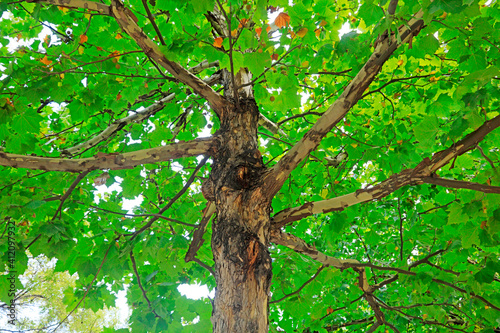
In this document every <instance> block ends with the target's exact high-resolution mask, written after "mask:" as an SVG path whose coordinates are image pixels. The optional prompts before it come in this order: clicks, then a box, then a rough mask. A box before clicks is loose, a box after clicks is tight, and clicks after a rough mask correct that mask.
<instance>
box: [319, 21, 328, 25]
mask: <svg viewBox="0 0 500 333" xmlns="http://www.w3.org/2000/svg"><path fill="white" fill-rule="evenodd" d="M327 24H328V22H326V21H325V20H322V21H321V22H320V23H319V26H320V27H324V26H325V25H327Z"/></svg>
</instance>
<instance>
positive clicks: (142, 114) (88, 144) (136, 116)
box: [62, 62, 220, 155]
mask: <svg viewBox="0 0 500 333" xmlns="http://www.w3.org/2000/svg"><path fill="white" fill-rule="evenodd" d="M204 63H205V62H204ZM204 63H202V64H204ZM206 64H208V62H206ZM200 65H201V64H200ZM192 70H193V71H194V70H200V67H198V66H195V67H193V68H192ZM219 80H220V74H214V75H212V76H211V77H209V78H207V79H206V80H205V82H207V84H209V85H212V84H214V83H215V82H217V81H219ZM174 97H175V94H174V93H172V94H169V95H167V96H165V97H163V98H162V99H160V100H159V101H158V102H156V103H154V104H151V105H150V106H148V107H147V108H144V109H142V110H140V111H137V112H135V113H133V114H131V115H129V116H127V117H125V118H121V119H117V120H115V121H114V122H113V123H112V124H111V125H109V126H108V127H107V128H106V129H104V131H102V132H101V133H99V134H97V135H96V136H94V137H93V138H91V139H89V140H87V141H84V142H82V143H79V144H77V145H76V146H73V147H69V148H66V149H64V150H63V151H62V153H63V154H67V155H76V154H79V153H82V152H84V151H86V150H87V149H90V148H92V147H95V146H96V145H97V144H99V143H100V142H103V141H106V140H107V139H109V138H110V137H111V136H113V135H114V134H115V133H116V132H118V131H119V130H121V129H122V128H124V127H125V126H127V125H129V124H131V123H133V122H142V121H143V120H145V119H147V118H149V117H150V116H152V115H154V114H155V113H157V112H158V111H161V110H163V108H164V107H165V104H166V103H168V102H170V101H172V100H173V99H174Z"/></svg>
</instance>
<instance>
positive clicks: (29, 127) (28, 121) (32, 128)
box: [12, 109, 43, 133]
mask: <svg viewBox="0 0 500 333" xmlns="http://www.w3.org/2000/svg"><path fill="white" fill-rule="evenodd" d="M42 120H43V118H42V116H40V115H39V114H38V113H37V112H36V111H35V110H31V109H28V110H26V111H25V112H23V113H20V114H18V115H17V116H16V117H15V118H14V119H13V120H12V127H13V128H15V129H16V130H17V131H18V132H19V133H38V132H39V131H40V122H41V121H42Z"/></svg>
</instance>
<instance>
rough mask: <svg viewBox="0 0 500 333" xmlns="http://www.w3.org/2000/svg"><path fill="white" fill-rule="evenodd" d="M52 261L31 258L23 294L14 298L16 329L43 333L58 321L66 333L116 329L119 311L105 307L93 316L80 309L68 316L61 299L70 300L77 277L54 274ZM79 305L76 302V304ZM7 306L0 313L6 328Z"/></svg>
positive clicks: (73, 299) (89, 311)
mask: <svg viewBox="0 0 500 333" xmlns="http://www.w3.org/2000/svg"><path fill="white" fill-rule="evenodd" d="M54 266H55V261H53V260H52V261H51V260H49V259H48V258H46V257H44V256H43V255H42V256H39V257H38V258H30V259H29V261H28V269H27V270H26V272H25V273H24V274H23V276H22V277H21V280H22V282H23V288H22V290H21V291H20V292H19V293H17V294H16V295H15V303H16V309H18V313H19V317H18V326H17V327H16V328H17V329H19V330H20V331H21V332H22V331H23V330H34V331H35V332H44V330H45V331H47V330H50V328H54V327H56V326H57V325H58V324H59V322H60V321H62V320H63V319H65V318H66V316H68V318H67V319H66V320H65V321H64V323H63V325H62V327H64V328H66V329H67V331H68V332H101V331H102V329H103V328H104V327H113V326H115V325H118V323H119V319H118V309H116V308H114V307H106V308H105V309H100V307H99V306H98V307H97V311H96V312H94V311H92V310H91V309H89V308H87V309H83V308H79V309H78V310H77V311H75V312H74V313H73V314H71V315H70V316H69V313H68V311H67V310H66V305H65V304H64V302H63V299H64V298H65V297H66V298H67V299H72V301H73V302H74V301H75V295H73V288H74V286H75V281H76V279H77V275H76V274H73V276H71V275H69V274H68V272H54ZM76 301H78V300H76ZM91 306H92V305H91ZM7 307H8V304H1V305H0V313H2V320H3V322H2V324H3V325H5V324H6V323H7V320H4V319H5V318H8V317H7V316H5V314H7V313H9V311H7Z"/></svg>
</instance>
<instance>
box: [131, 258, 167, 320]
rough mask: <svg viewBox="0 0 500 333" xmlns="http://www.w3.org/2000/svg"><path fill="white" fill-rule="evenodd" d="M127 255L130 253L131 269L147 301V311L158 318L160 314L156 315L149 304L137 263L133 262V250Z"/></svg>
mask: <svg viewBox="0 0 500 333" xmlns="http://www.w3.org/2000/svg"><path fill="white" fill-rule="evenodd" d="M129 255H130V262H132V269H133V270H134V274H135V277H136V279H137V284H138V285H139V289H141V291H142V296H143V297H144V299H145V300H146V302H147V303H148V307H149V311H151V312H152V313H153V314H154V315H155V317H156V318H160V316H158V314H157V313H156V312H155V310H154V309H153V306H152V305H151V301H150V300H149V298H148V295H147V294H146V290H144V287H143V286H142V283H141V278H140V276H139V272H138V271H137V263H136V262H135V258H134V252H133V251H130V253H129Z"/></svg>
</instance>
